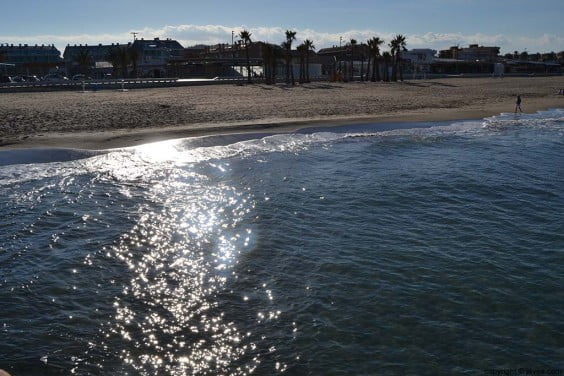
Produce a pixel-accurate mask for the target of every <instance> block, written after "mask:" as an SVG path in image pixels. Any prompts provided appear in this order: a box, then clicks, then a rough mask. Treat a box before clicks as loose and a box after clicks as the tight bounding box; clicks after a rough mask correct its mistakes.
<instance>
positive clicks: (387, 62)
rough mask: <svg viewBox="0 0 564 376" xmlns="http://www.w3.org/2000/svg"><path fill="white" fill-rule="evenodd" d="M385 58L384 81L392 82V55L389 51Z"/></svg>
mask: <svg viewBox="0 0 564 376" xmlns="http://www.w3.org/2000/svg"><path fill="white" fill-rule="evenodd" d="M382 57H383V58H384V81H390V63H391V62H392V54H390V53H389V52H388V51H386V52H384V53H383V54H382Z"/></svg>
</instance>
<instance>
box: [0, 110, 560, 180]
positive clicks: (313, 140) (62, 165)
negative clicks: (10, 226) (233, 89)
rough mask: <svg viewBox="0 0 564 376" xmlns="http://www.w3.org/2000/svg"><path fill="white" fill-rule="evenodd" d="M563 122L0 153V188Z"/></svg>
mask: <svg viewBox="0 0 564 376" xmlns="http://www.w3.org/2000/svg"><path fill="white" fill-rule="evenodd" d="M562 122H564V109H552V110H548V111H539V112H537V113H534V114H517V115H516V114H513V113H502V114H500V115H497V116H492V117H489V118H485V119H483V120H468V121H455V122H450V123H446V122H441V123H398V124H387V125H382V124H374V125H367V126H350V127H338V128H331V129H327V128H324V129H312V130H310V131H308V130H303V131H301V132H298V133H289V134H274V135H272V134H264V133H262V134H235V135H222V136H205V137H198V138H186V139H179V140H168V141H162V142H156V143H151V144H145V145H141V146H135V147H130V148H123V149H113V150H105V151H88V150H74V149H25V150H8V151H1V152H0V166H3V167H2V168H1V169H0V184H6V183H13V182H16V181H17V182H22V181H25V180H30V179H41V178H47V177H50V176H64V175H73V174H81V173H88V172H96V173H106V174H108V175H109V176H111V177H113V178H115V179H118V180H122V179H123V180H131V179H136V178H137V177H139V176H140V175H139V174H144V173H145V172H146V168H147V166H150V168H156V169H157V168H162V167H163V166H161V165H160V164H161V163H168V162H174V163H175V164H176V165H186V164H190V163H199V162H203V161H209V160H219V159H229V158H234V157H243V158H246V157H252V156H255V155H257V154H261V153H273V152H284V153H298V152H300V151H302V150H305V149H307V148H310V147H311V146H313V145H319V144H329V143H332V142H338V141H340V140H346V139H355V138H365V137H377V138H380V139H382V140H388V139H394V138H409V139H412V140H415V141H421V140H433V139H437V138H443V137H476V136H487V135H488V134H490V133H491V131H492V130H493V131H499V130H503V129H506V128H508V127H512V126H534V127H550V126H554V125H555V124H558V123H562Z"/></svg>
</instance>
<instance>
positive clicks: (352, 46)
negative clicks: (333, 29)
mask: <svg viewBox="0 0 564 376" xmlns="http://www.w3.org/2000/svg"><path fill="white" fill-rule="evenodd" d="M356 44H357V41H356V39H351V40H350V46H351V81H354V46H356Z"/></svg>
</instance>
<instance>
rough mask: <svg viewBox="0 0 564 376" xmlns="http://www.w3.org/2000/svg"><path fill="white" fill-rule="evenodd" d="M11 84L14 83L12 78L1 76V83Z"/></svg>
mask: <svg viewBox="0 0 564 376" xmlns="http://www.w3.org/2000/svg"><path fill="white" fill-rule="evenodd" d="M10 82H13V81H12V77H10V76H0V83H2V84H7V83H10Z"/></svg>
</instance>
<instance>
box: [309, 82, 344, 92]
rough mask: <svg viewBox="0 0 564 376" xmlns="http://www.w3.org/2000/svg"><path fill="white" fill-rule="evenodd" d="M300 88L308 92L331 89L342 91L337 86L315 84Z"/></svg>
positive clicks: (340, 87)
mask: <svg viewBox="0 0 564 376" xmlns="http://www.w3.org/2000/svg"><path fill="white" fill-rule="evenodd" d="M302 88H304V89H308V90H316V89H322V90H331V89H342V88H343V87H342V86H339V85H330V84H321V83H315V84H306V85H302Z"/></svg>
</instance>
